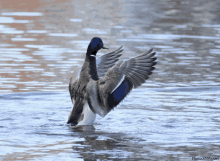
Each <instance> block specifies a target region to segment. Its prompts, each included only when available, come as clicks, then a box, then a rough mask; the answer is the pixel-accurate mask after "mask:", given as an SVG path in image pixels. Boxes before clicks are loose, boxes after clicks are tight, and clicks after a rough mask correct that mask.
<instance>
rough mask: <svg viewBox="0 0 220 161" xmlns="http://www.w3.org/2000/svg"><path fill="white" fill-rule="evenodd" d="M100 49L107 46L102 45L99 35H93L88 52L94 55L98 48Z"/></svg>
mask: <svg viewBox="0 0 220 161" xmlns="http://www.w3.org/2000/svg"><path fill="white" fill-rule="evenodd" d="M100 49H108V48H107V47H105V46H104V44H103V42H102V39H101V38H99V37H94V38H93V39H92V40H91V42H90V44H89V46H88V49H87V51H88V52H89V53H92V55H94V56H96V53H97V52H98V51H99V50H100Z"/></svg>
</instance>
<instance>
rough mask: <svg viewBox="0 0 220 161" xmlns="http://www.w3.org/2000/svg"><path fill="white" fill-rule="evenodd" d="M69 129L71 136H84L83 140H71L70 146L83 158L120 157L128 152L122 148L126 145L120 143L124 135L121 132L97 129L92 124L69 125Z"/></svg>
mask: <svg viewBox="0 0 220 161" xmlns="http://www.w3.org/2000/svg"><path fill="white" fill-rule="evenodd" d="M70 130H71V131H72V136H73V137H80V138H84V140H83V141H82V140H80V141H75V142H73V144H74V145H73V146H72V149H73V151H74V152H76V151H77V153H79V154H80V155H81V156H82V157H83V159H84V160H88V159H89V160H96V159H110V158H120V157H122V156H124V155H125V154H128V153H129V151H127V149H125V148H123V147H126V145H122V144H121V142H122V140H124V139H123V138H124V136H125V135H124V134H122V133H106V132H102V131H98V130H96V129H95V127H94V126H78V127H70ZM79 145H80V146H79ZM128 149H129V148H128ZM123 151H124V152H123Z"/></svg>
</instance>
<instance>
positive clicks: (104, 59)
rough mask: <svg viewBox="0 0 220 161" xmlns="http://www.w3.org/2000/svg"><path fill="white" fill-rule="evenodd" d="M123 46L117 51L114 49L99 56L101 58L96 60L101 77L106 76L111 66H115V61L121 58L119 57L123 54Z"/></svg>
mask: <svg viewBox="0 0 220 161" xmlns="http://www.w3.org/2000/svg"><path fill="white" fill-rule="evenodd" d="M121 48H122V46H121V47H119V48H118V49H117V50H115V51H112V52H110V53H107V54H105V55H102V56H101V57H99V59H98V60H97V62H96V66H97V73H98V76H99V79H100V78H102V77H104V76H105V74H106V72H107V71H108V70H109V69H110V68H111V67H113V66H114V65H115V63H116V62H117V61H118V60H119V59H118V58H119V57H120V56H121V55H122V54H121V52H122V51H123V49H121Z"/></svg>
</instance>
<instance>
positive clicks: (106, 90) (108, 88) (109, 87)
mask: <svg viewBox="0 0 220 161" xmlns="http://www.w3.org/2000/svg"><path fill="white" fill-rule="evenodd" d="M152 51H153V49H150V50H149V51H148V52H147V53H145V54H142V55H139V56H137V57H135V58H131V59H129V60H127V61H121V62H118V63H117V64H116V65H115V66H114V67H112V68H111V69H109V70H108V72H107V73H106V75H105V76H104V77H103V78H102V79H101V80H99V81H98V82H97V83H95V82H94V83H93V85H91V89H92V87H93V88H94V87H95V86H97V88H96V89H98V90H97V91H94V90H88V95H89V101H90V108H91V109H92V110H93V111H94V112H95V113H97V114H99V115H100V116H102V117H104V116H105V115H106V114H107V113H108V112H109V111H111V110H112V109H113V108H114V107H116V106H117V105H118V104H119V103H120V102H121V101H122V100H123V99H124V97H125V96H126V95H127V94H128V93H129V92H130V91H131V90H132V88H137V87H138V86H140V85H141V84H142V83H144V82H145V81H146V80H147V79H148V77H149V75H151V74H152V70H154V69H155V67H153V66H154V65H156V62H155V60H156V59H157V58H156V57H154V55H155V54H156V53H155V52H154V53H152ZM91 84H92V82H91ZM94 92H97V97H96V98H92V93H94Z"/></svg>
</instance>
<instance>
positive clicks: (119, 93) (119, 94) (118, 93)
mask: <svg viewBox="0 0 220 161" xmlns="http://www.w3.org/2000/svg"><path fill="white" fill-rule="evenodd" d="M128 89H129V88H128V82H123V83H122V84H121V85H120V86H119V87H118V89H116V90H115V92H114V93H113V96H114V98H116V100H117V101H121V100H122V99H123V97H124V96H125V95H126V94H127V93H128Z"/></svg>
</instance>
